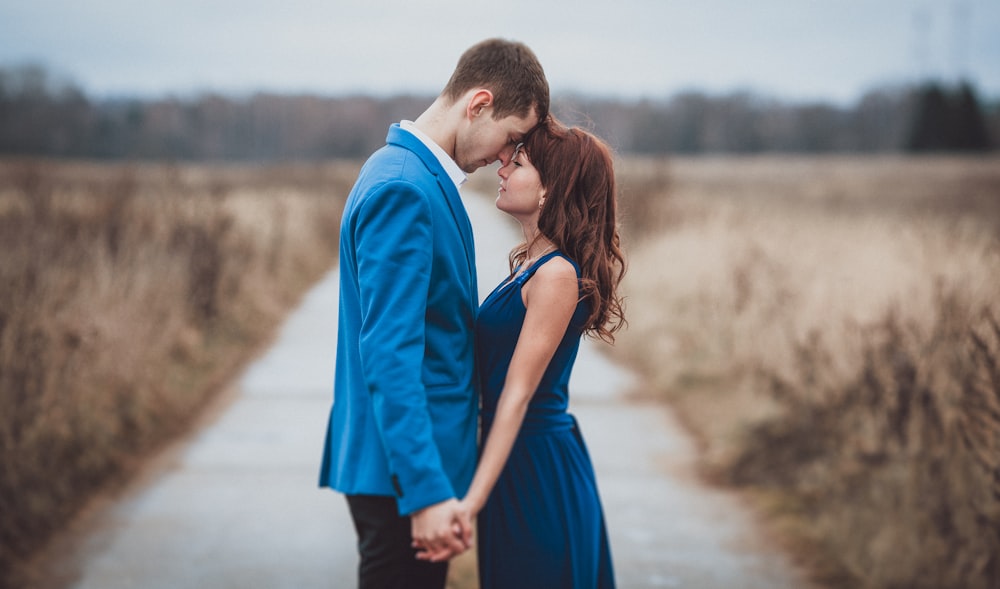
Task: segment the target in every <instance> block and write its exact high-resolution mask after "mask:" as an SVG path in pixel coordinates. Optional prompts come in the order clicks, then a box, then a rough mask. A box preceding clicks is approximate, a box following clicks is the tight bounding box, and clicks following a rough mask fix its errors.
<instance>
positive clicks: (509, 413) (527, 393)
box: [462, 257, 579, 516]
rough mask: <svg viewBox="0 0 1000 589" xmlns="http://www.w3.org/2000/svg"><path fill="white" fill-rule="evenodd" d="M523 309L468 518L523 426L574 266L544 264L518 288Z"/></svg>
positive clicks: (560, 321)
mask: <svg viewBox="0 0 1000 589" xmlns="http://www.w3.org/2000/svg"><path fill="white" fill-rule="evenodd" d="M521 294H522V296H523V297H524V299H523V300H524V305H525V307H526V309H527V312H526V314H525V318H524V325H523V327H522V328H521V335H520V337H519V338H518V340H517V346H516V347H515V348H514V356H513V358H512V359H511V362H510V366H509V367H508V370H507V378H506V380H505V381H504V387H503V391H502V392H501V394H500V401H499V403H498V405H497V412H496V416H495V417H494V420H493V426H492V428H491V429H490V433H489V436H488V438H487V440H486V445H485V447H484V448H483V454H482V456H481V457H480V460H479V465H478V466H477V468H476V474H475V476H474V477H473V479H472V485H471V486H470V487H469V492H468V493H467V494H466V496H465V498H464V499H463V500H462V503H463V504H464V505H465V507H467V508H468V509H469V511H470V513H471V515H472V516H475V514H477V513H478V512H479V511H480V510H481V509H482V508H483V505H485V504H486V499H487V498H488V497H489V495H490V492H491V491H492V490H493V486H494V485H495V484H496V482H497V479H498V478H499V477H500V472H501V471H502V470H503V467H504V464H506V462H507V457H508V456H509V455H510V450H511V448H512V447H513V445H514V440H515V439H516V438H517V433H518V431H520V429H521V423H522V422H523V421H524V415H525V412H526V411H527V408H528V403H529V401H531V397H532V395H534V393H535V390H536V389H537V388H538V383H539V382H540V381H541V379H542V375H544V374H545V370H546V368H548V365H549V362H550V361H551V360H552V356H553V354H555V351H556V348H557V347H558V346H559V342H560V341H562V339H563V336H564V335H565V334H566V328H567V327H568V326H569V322H570V319H571V318H572V316H573V312H574V311H575V310H576V305H577V301H578V299H579V283H578V281H577V276H576V269H575V268H574V267H573V265H572V264H570V263H569V262H568V261H567V260H565V259H563V258H560V257H556V258H552V259H551V260H550V261H549V262H547V263H545V264H543V265H542V266H541V267H539V268H538V270H537V271H536V272H535V275H534V276H532V278H531V280H529V281H527V282H526V283H525V285H524V287H523V288H522V290H521Z"/></svg>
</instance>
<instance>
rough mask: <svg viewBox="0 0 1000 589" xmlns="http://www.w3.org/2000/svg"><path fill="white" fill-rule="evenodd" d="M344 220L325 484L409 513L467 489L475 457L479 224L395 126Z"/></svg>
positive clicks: (424, 152)
mask: <svg viewBox="0 0 1000 589" xmlns="http://www.w3.org/2000/svg"><path fill="white" fill-rule="evenodd" d="M386 143H387V145H386V146H385V147H383V148H382V149H380V150H379V151H377V152H375V153H374V154H373V155H372V156H371V158H369V160H368V161H367V162H366V163H365V165H364V167H363V168H362V169H361V173H360V175H359V177H358V180H357V182H356V183H355V185H354V189H353V190H352V191H351V194H350V196H349V197H348V199H347V204H346V207H345V210H344V215H343V219H342V221H341V225H340V314H339V325H338V332H337V368H336V375H335V378H334V400H333V409H332V411H331V412H330V422H329V426H328V429H327V436H326V447H325V450H324V455H323V465H322V469H321V473H320V485H321V486H329V487H332V488H334V489H336V490H338V491H340V492H342V493H345V494H349V495H352V494H366V495H389V496H395V497H396V498H397V501H398V504H399V511H400V514H402V515H406V514H409V513H412V512H414V511H417V510H419V509H421V508H423V507H426V506H428V505H431V504H434V503H437V502H440V501H443V500H445V499H448V498H451V497H461V496H463V495H464V494H465V492H466V491H467V490H468V486H469V483H470V482H471V481H472V475H473V472H474V470H475V464H476V454H477V450H476V434H477V418H478V415H477V407H478V396H477V394H476V390H475V384H474V383H475V374H474V372H475V366H474V357H475V354H474V350H473V326H474V322H475V315H476V312H477V308H478V298H479V297H478V293H477V292H476V272H475V252H474V249H473V247H474V246H473V241H472V226H471V224H470V222H469V217H468V214H467V213H466V211H465V207H464V206H463V204H462V201H461V199H460V197H459V194H458V191H457V190H456V189H455V185H454V183H453V182H452V180H451V179H450V178H449V177H448V176H447V174H446V172H445V170H444V169H443V168H442V167H441V165H440V163H439V162H438V161H437V159H436V158H435V157H434V155H433V154H432V153H431V152H430V150H429V149H427V147H426V146H425V145H423V144H422V143H421V142H420V141H419V140H418V139H417V138H416V137H415V136H413V135H412V134H411V133H409V132H407V131H404V130H403V129H401V128H399V125H393V126H392V127H390V129H389V134H388V137H387V138H386Z"/></svg>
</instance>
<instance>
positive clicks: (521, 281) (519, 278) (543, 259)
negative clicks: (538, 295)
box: [514, 250, 579, 284]
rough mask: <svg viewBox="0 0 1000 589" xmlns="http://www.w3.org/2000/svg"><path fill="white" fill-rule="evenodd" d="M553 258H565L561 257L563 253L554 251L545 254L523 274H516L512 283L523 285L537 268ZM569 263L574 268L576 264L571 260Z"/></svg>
mask: <svg viewBox="0 0 1000 589" xmlns="http://www.w3.org/2000/svg"><path fill="white" fill-rule="evenodd" d="M555 256H562V257H564V258H566V256H565V255H563V253H562V252H560V251H559V250H555V251H553V252H549V253H547V254H545V255H544V256H542V257H540V258H538V259H537V260H535V261H534V263H532V264H531V266H529V267H528V269H527V270H525V271H524V272H521V273H520V274H518V275H517V277H516V278H514V281H515V282H517V283H518V284H524V283H525V282H526V281H527V280H528V279H529V278H531V276H532V275H533V274H534V273H535V271H536V270H538V268H539V267H541V265H542V264H544V263H545V262H548V261H549V260H551V259H552V258H554V257H555ZM566 259H567V260H569V258H566ZM570 263H572V264H573V267H576V263H575V262H573V260H570ZM577 274H579V271H577Z"/></svg>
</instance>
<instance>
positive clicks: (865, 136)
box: [0, 66, 1000, 161]
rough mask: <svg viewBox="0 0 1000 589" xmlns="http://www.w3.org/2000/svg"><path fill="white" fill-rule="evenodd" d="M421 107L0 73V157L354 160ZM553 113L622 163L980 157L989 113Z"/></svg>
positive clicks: (943, 100) (936, 107)
mask: <svg viewBox="0 0 1000 589" xmlns="http://www.w3.org/2000/svg"><path fill="white" fill-rule="evenodd" d="M433 99H434V97H433V96H394V97H375V96H338V97H334V96H318V95H282V94H267V93H259V94H254V95H251V96H245V97H233V96H224V95H219V94H203V95H198V96H193V97H183V98H182V97H163V98H155V99H138V98H135V99H131V98H115V99H109V98H100V99H98V98H92V97H88V96H87V95H86V93H85V92H83V91H82V90H81V89H80V88H79V87H78V86H77V85H75V84H73V83H72V82H66V81H62V80H59V79H56V78H55V77H53V76H52V75H50V74H49V73H48V72H47V71H46V70H45V69H44V68H41V67H36V66H20V67H16V68H5V69H4V68H0V155H18V156H45V157H59V158H86V159H169V160H189V161H204V160H218V161H275V160H285V161H288V160H321V159H331V158H358V157H364V156H366V155H368V154H369V153H370V152H372V151H373V150H375V149H377V148H378V147H380V146H381V145H382V144H383V142H384V139H385V133H386V128H387V127H388V125H389V124H390V123H392V122H396V121H399V120H401V119H405V118H413V117H416V116H417V115H418V114H420V112H422V111H423V110H424V108H426V107H427V105H428V104H430V102H431V101H432V100H433ZM553 112H554V113H555V114H556V116H558V117H560V118H562V119H563V120H565V121H567V122H570V123H574V124H583V125H586V126H587V127H589V128H591V129H592V130H593V131H595V132H596V133H598V134H599V135H601V136H602V137H604V138H605V139H607V140H608V142H609V143H610V144H611V145H612V146H613V147H614V148H615V149H616V151H618V152H619V153H621V154H625V155H628V154H640V155H665V154H686V155H695V154H720V153H733V154H754V153H765V152H783V153H799V152H801V153H891V152H898V153H905V152H984V151H990V150H992V149H993V148H994V147H995V146H996V145H997V144H998V141H1000V102H998V101H996V100H994V101H992V102H991V103H987V104H984V103H983V102H982V101H981V100H980V99H979V97H978V96H977V94H976V91H975V89H974V88H973V87H972V86H971V85H969V84H967V83H959V84H953V85H944V84H940V83H934V82H928V83H926V84H923V85H920V86H913V87H894V88H879V89H875V90H872V91H870V92H868V93H867V94H865V95H864V96H863V97H861V98H860V99H859V100H858V101H857V102H856V103H855V104H853V105H851V106H848V107H843V106H836V105H832V104H825V103H819V102H817V103H795V104H792V103H788V102H784V101H779V100H776V99H771V98H768V97H765V96H760V95H755V94H751V93H733V94H727V95H721V96H712V95H708V94H704V93H701V92H696V91H690V92H683V93H679V94H676V95H673V96H665V97H662V98H655V99H654V98H647V99H642V100H638V99H636V100H625V99H607V98H594V97H587V96H583V95H555V96H553Z"/></svg>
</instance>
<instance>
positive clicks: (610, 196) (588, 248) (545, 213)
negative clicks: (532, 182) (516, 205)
mask: <svg viewBox="0 0 1000 589" xmlns="http://www.w3.org/2000/svg"><path fill="white" fill-rule="evenodd" d="M524 150H525V151H526V152H527V154H528V157H529V158H530V160H531V165H533V166H534V167H535V169H537V170H538V175H539V176H540V178H541V181H542V186H544V187H545V205H544V206H543V207H542V210H541V212H540V214H539V217H538V230H539V233H541V234H542V235H544V236H545V237H546V238H548V239H549V240H550V241H552V243H554V244H555V246H556V247H558V248H559V249H560V250H562V252H563V253H565V254H566V255H567V256H569V257H570V258H572V259H573V260H574V261H575V262H576V263H577V264H578V265H579V266H580V274H581V278H580V291H581V296H582V299H585V300H587V301H588V302H589V303H590V315H589V316H588V317H587V320H586V322H585V323H584V332H585V333H587V334H589V335H596V336H597V337H599V338H601V339H602V340H604V341H607V342H609V343H610V342H614V339H615V338H614V333H615V332H616V331H618V330H619V329H621V328H622V327H623V326H624V325H625V324H626V321H625V313H624V309H623V306H622V299H621V297H620V296H619V294H618V284H619V283H620V282H621V280H622V278H623V277H624V276H625V255H624V253H623V252H622V249H621V237H620V235H619V233H618V223H617V219H616V209H617V187H616V184H615V172H614V158H613V157H612V154H611V149H610V148H609V147H608V146H607V144H606V143H604V141H602V140H601V139H600V138H598V137H597V136H595V135H593V134H591V133H589V132H587V131H585V130H583V129H580V128H577V127H573V128H569V127H566V126H565V125H563V124H562V123H560V122H559V121H557V120H556V119H555V118H554V117H552V116H551V115H549V117H547V118H546V119H545V120H544V121H543V122H542V124H540V125H539V126H538V127H536V128H535V130H534V131H532V132H531V134H530V135H529V136H528V137H526V138H525V141H524ZM528 245H529V244H522V245H521V246H519V247H518V248H516V249H515V250H514V251H513V252H511V265H512V267H513V266H514V265H517V264H520V263H522V262H523V261H524V259H525V256H526V254H527V246H528Z"/></svg>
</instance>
